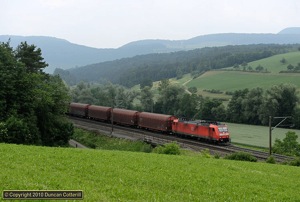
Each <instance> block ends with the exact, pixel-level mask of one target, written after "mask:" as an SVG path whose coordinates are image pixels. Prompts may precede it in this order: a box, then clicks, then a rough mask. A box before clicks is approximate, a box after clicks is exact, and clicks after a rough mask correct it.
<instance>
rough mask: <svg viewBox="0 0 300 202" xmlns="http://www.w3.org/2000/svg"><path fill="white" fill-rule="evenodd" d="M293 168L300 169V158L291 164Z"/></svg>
mask: <svg viewBox="0 0 300 202" xmlns="http://www.w3.org/2000/svg"><path fill="white" fill-rule="evenodd" d="M290 165H291V166H298V167H300V157H298V158H295V159H294V160H293V161H291V162H290Z"/></svg>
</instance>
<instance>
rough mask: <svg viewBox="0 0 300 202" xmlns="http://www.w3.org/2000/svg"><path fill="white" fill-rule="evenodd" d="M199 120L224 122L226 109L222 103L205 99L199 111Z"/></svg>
mask: <svg viewBox="0 0 300 202" xmlns="http://www.w3.org/2000/svg"><path fill="white" fill-rule="evenodd" d="M199 112H200V113H199V116H198V117H199V118H200V119H204V120H214V121H216V120H222V119H224V116H225V107H222V102H221V101H220V100H216V99H210V98H204V99H203V100H202V102H201V108H200V110H199Z"/></svg>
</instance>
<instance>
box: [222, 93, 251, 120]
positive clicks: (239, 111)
mask: <svg viewBox="0 0 300 202" xmlns="http://www.w3.org/2000/svg"><path fill="white" fill-rule="evenodd" d="M248 92H249V90H248V89H244V90H237V91H235V92H234V93H233V95H232V98H231V99H230V101H229V103H228V107H227V116H228V119H229V121H231V122H234V123H243V121H244V108H243V104H242V103H243V101H244V99H245V97H246V95H247V94H248Z"/></svg>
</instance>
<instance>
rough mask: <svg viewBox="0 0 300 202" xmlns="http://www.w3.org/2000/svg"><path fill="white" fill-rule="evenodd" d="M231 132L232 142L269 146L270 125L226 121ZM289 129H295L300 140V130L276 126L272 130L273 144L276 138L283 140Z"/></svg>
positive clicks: (299, 140)
mask: <svg viewBox="0 0 300 202" xmlns="http://www.w3.org/2000/svg"><path fill="white" fill-rule="evenodd" d="M226 124H227V126H228V129H229V132H230V136H231V142H232V143H239V144H244V145H251V146H257V147H264V148H268V147H269V127H268V126H256V125H246V124H236V123H226ZM288 131H293V132H295V133H296V135H298V142H300V130H295V129H292V128H290V129H286V128H275V129H274V130H273V131H272V144H274V142H275V139H276V138H277V139H280V140H282V139H283V138H285V136H286V133H287V132H288Z"/></svg>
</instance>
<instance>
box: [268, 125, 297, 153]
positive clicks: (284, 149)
mask: <svg viewBox="0 0 300 202" xmlns="http://www.w3.org/2000/svg"><path fill="white" fill-rule="evenodd" d="M297 138H298V135H296V133H295V132H292V131H289V132H287V133H286V136H285V138H284V139H283V140H282V141H281V140H279V139H276V140H275V144H274V146H273V151H274V152H275V153H278V154H285V155H291V156H300V144H299V143H298V142H297Z"/></svg>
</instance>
